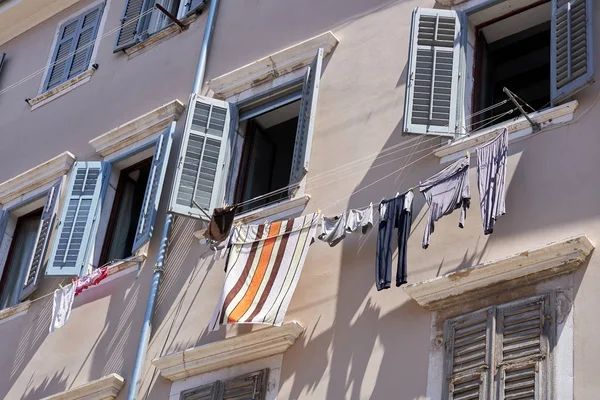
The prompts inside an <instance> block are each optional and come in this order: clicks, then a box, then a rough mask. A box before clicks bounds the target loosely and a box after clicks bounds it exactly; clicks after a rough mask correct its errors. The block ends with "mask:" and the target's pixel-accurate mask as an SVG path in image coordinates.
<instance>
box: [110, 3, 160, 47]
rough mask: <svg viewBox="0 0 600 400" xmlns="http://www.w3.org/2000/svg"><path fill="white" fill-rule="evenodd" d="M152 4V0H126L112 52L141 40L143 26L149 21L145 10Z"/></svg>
mask: <svg viewBox="0 0 600 400" xmlns="http://www.w3.org/2000/svg"><path fill="white" fill-rule="evenodd" d="M153 6H154V0H127V3H125V8H124V9H123V16H122V17H121V28H120V29H119V32H118V33H117V38H116V40H115V48H114V50H113V52H117V51H120V50H124V49H126V48H128V47H131V46H133V45H134V44H136V43H137V42H139V41H140V40H141V36H142V35H143V34H144V33H145V32H144V30H145V26H146V25H147V24H148V22H149V21H150V15H149V13H148V14H146V12H147V11H149V10H150V8H152V7H153Z"/></svg>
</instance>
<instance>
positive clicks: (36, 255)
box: [20, 178, 66, 301]
mask: <svg viewBox="0 0 600 400" xmlns="http://www.w3.org/2000/svg"><path fill="white" fill-rule="evenodd" d="M65 180H66V179H65V178H61V179H60V180H59V181H58V182H57V183H56V184H54V186H52V187H51V188H50V191H49V192H48V194H47V195H46V202H45V204H44V209H43V211H42V217H41V220H40V227H39V228H38V233H37V237H36V239H35V246H34V247H33V254H32V255H31V261H29V266H28V267H27V273H26V274H25V280H24V281H23V288H22V289H21V294H20V300H21V301H23V300H24V299H26V298H27V297H28V296H29V295H31V293H33V292H34V291H35V289H37V286H38V282H39V279H38V277H39V274H40V271H41V269H42V266H43V263H44V257H45V256H46V250H47V248H48V241H49V240H50V236H51V235H52V228H53V227H54V219H55V217H56V210H57V207H58V200H59V197H60V188H61V185H62V183H63V181H65Z"/></svg>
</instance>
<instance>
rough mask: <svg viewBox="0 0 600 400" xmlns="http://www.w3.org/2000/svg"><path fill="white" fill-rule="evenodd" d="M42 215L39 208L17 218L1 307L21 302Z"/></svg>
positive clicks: (2, 288) (0, 294) (4, 276)
mask: <svg viewBox="0 0 600 400" xmlns="http://www.w3.org/2000/svg"><path fill="white" fill-rule="evenodd" d="M41 217H42V210H41V209H39V210H37V211H34V212H32V213H30V214H27V215H24V216H22V217H20V218H19V219H18V220H17V226H16V228H15V232H14V234H13V240H12V242H11V245H10V250H9V252H8V257H7V259H6V264H5V266H4V271H3V273H2V279H1V282H0V288H1V289H0V309H4V308H7V307H12V306H14V305H15V304H17V303H18V302H19V295H20V292H21V288H22V286H23V282H24V280H25V274H26V273H27V268H28V267H29V262H30V261H31V256H32V255H33V248H34V247H35V239H36V238H37V231H38V228H39V226H40V219H41Z"/></svg>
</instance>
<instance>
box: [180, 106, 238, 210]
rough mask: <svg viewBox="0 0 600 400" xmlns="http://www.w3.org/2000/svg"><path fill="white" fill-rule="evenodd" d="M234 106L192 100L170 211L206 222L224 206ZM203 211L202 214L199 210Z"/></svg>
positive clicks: (235, 111)
mask: <svg viewBox="0 0 600 400" xmlns="http://www.w3.org/2000/svg"><path fill="white" fill-rule="evenodd" d="M234 115H237V110H236V109H235V106H233V105H232V104H230V103H227V102H225V101H221V100H216V99H212V98H208V97H202V96H192V98H191V100H190V109H189V110H188V114H187V120H186V128H185V133H184V136H183V140H182V145H181V150H180V153H179V160H178V165H177V171H176V173H175V182H174V185H173V190H172V193H171V201H170V204H169V211H170V212H174V213H176V214H181V215H184V216H190V217H194V218H201V219H207V217H206V215H205V214H204V212H206V213H207V214H209V215H210V214H211V213H212V210H213V209H214V208H215V207H219V206H220V205H221V204H222V202H223V197H224V191H225V181H226V179H227V171H228V160H227V158H228V157H227V154H228V150H227V146H226V144H227V143H228V138H229V134H230V129H231V119H232V118H233V116H234ZM200 208H202V210H204V212H202V211H201V210H200Z"/></svg>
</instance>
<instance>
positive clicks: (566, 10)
mask: <svg viewBox="0 0 600 400" xmlns="http://www.w3.org/2000/svg"><path fill="white" fill-rule="evenodd" d="M592 37H593V26H592V0H552V38H551V44H550V58H551V60H550V72H551V73H550V79H551V81H552V83H551V96H552V101H553V102H554V103H558V102H560V101H561V100H564V99H566V98H568V97H569V96H571V95H572V94H573V93H575V92H577V91H579V90H581V89H582V88H584V87H585V86H587V85H589V84H590V83H592V82H593V81H594V46H593V43H592Z"/></svg>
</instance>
